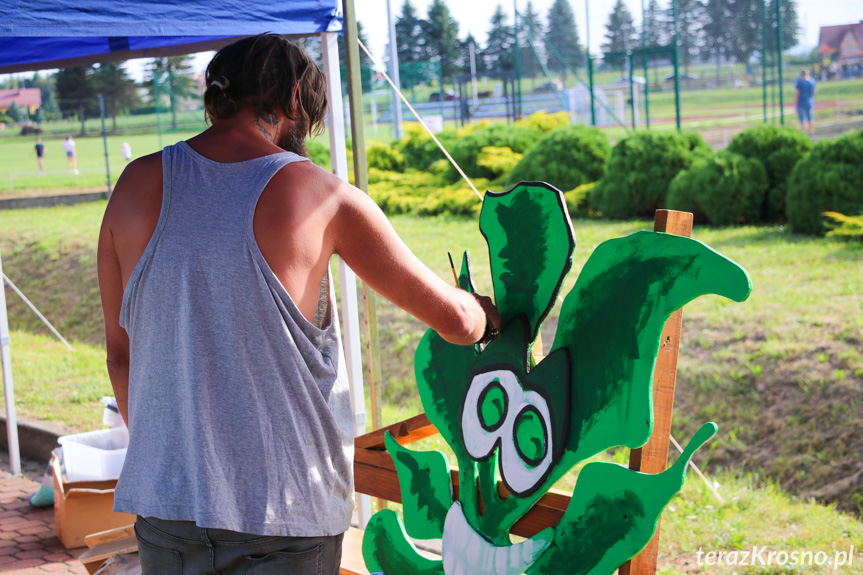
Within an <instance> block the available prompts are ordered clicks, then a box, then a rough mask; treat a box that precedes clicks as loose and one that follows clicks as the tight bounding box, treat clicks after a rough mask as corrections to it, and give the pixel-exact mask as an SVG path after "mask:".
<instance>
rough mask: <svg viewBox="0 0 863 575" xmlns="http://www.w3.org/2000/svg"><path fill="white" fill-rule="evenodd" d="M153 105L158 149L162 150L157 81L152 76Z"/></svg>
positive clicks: (154, 75) (154, 76)
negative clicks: (154, 106) (157, 134)
mask: <svg viewBox="0 0 863 575" xmlns="http://www.w3.org/2000/svg"><path fill="white" fill-rule="evenodd" d="M153 103H154V104H155V105H156V131H157V132H158V133H159V149H160V150H161V149H162V116H161V115H160V114H159V80H158V79H157V78H156V74H155V73H154V74H153Z"/></svg>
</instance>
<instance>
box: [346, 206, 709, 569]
mask: <svg viewBox="0 0 863 575" xmlns="http://www.w3.org/2000/svg"><path fill="white" fill-rule="evenodd" d="M653 230H654V231H656V232H665V233H668V234H673V235H678V236H686V237H689V236H690V235H691V234H692V214H690V213H687V212H676V211H672V210H657V211H656V217H655V220H654V226H653ZM682 321H683V310H678V311H676V312H674V314H672V315H671V317H670V318H669V319H668V321H667V322H666V324H665V327H664V328H663V330H662V339H661V344H660V347H659V354H658V356H657V360H656V369H655V371H654V376H653V377H654V379H653V414H654V427H653V434H652V435H651V436H650V440H649V441H648V442H647V444H646V445H645V446H644V447H642V448H641V449H634V450H633V451H632V453H631V455H630V461H629V467H630V469H635V470H638V471H642V472H644V473H660V472H662V471H664V470H665V468H666V467H667V465H668V444H669V439H668V438H669V434H670V433H671V414H672V410H673V408H674V386H675V383H676V381H677V358H678V353H679V347H680V333H681V326H682ZM533 352H534V354H535V356H536V355H539V356H541V355H542V341H541V340H539V341H537V343H536V344H534V347H533ZM386 431H389V432H390V433H392V434H393V437H395V439H396V441H398V442H399V443H400V444H402V445H407V444H410V443H414V442H416V441H419V440H421V439H425V438H426V437H429V436H431V435H434V434H435V433H437V429H435V427H434V425H432V424H431V422H430V421H429V420H428V417H426V415H425V414H420V415H416V416H414V417H411V418H409V419H406V420H405V421H400V422H398V423H394V424H392V425H389V426H387V427H383V428H381V429H376V430H374V431H372V432H370V433H367V434H366V435H363V436H361V437H357V438H356V441H355V442H354V446H355V448H356V452H355V459H354V482H355V487H356V490H357V492H359V493H365V494H368V495H371V496H372V497H379V498H381V499H386V500H388V501H393V502H396V503H401V489H400V487H399V480H398V476H397V475H396V468H395V464H394V463H393V460H392V458H391V457H390V455H389V453H387V451H386V449H385V447H384V433H385V432H386ZM450 473H451V475H452V485H453V495H454V496H455V497H458V491H459V481H458V470H452V471H451V472H450ZM497 489H498V493H500V494H501V496H502V497H507V496H508V495H509V494H508V492H507V490H506V488H505V487H504V486H503V484H502V483H501V482H498V486H497ZM569 500H570V495H569V494H568V493H565V492H562V491H558V490H554V489H552V490H550V491H549V492H548V493H546V494H545V495H543V496H542V497H541V498H540V499H539V501H537V503H536V505H534V506H533V508H531V510H530V511H529V512H528V513H527V514H526V515H525V516H524V517H522V518H521V519H520V520H519V521H518V522H516V524H515V525H514V526H513V529H512V532H513V533H514V534H516V535H519V536H521V537H531V536H533V535H535V534H536V533H539V532H540V531H541V530H542V529H544V528H546V527H549V526H554V525H557V523H558V521H560V518H561V517H562V516H563V512H564V511H565V510H566V507H567V505H568V504H569ZM361 535H362V534H361V532H358V531H357V530H352V531H351V532H349V533H348V535H347V536H346V543H345V548H344V550H343V554H342V556H343V561H342V573H343V574H346V575H351V574H356V575H363V574H364V573H368V572H367V571H365V570H364V569H363V567H362V565H363V564H362V556H361V554H362V548H361V544H360V541H361ZM658 549H659V527H657V529H656V534H655V535H654V536H653V539H652V540H651V541H650V543H649V544H648V545H647V547H645V548H644V550H643V551H642V552H641V553H640V554H639V555H637V556H636V557H634V558H633V559H632V560H631V561H628V562H626V563H624V564H623V565H622V566H621V567H620V569H619V571H618V573H619V574H620V575H653V574H654V573H656V561H657V552H658ZM357 554H359V555H360V556H359V557H357ZM394 575H398V574H394Z"/></svg>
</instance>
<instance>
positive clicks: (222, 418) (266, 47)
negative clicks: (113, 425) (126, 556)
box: [98, 34, 500, 575]
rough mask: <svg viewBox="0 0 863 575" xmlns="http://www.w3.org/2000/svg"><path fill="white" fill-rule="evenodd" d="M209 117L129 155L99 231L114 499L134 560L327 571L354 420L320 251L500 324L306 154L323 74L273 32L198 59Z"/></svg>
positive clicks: (333, 561)
mask: <svg viewBox="0 0 863 575" xmlns="http://www.w3.org/2000/svg"><path fill="white" fill-rule="evenodd" d="M204 107H205V110H206V114H207V117H208V119H209V121H210V122H211V123H212V125H211V126H210V127H209V128H208V129H207V130H205V131H204V132H202V133H201V134H199V135H197V136H195V137H193V138H191V139H190V140H188V141H181V142H179V143H178V144H175V145H173V146H168V147H166V148H165V149H164V150H163V151H162V152H159V153H156V154H150V155H147V156H143V157H140V158H137V159H135V160H134V161H132V162H131V163H130V164H129V165H128V166H127V167H126V169H125V170H124V172H123V174H122V175H121V176H120V180H119V181H118V182H117V185H116V187H115V189H114V192H113V194H112V195H111V199H110V201H109V202H108V207H107V209H106V211H105V217H104V220H103V222H102V231H101V234H100V237H99V249H98V271H99V286H100V290H101V294H102V308H103V311H104V317H105V334H106V348H107V356H108V357H107V366H108V374H109V376H110V379H111V384H112V386H113V388H114V391H115V396H116V398H117V404H118V407H119V409H120V413H121V414H122V415H123V418H124V419H125V421H126V422H127V424H128V426H129V434H130V443H129V448H128V451H127V455H126V460H125V462H124V464H123V471H122V474H121V476H120V479H119V482H118V484H117V489H116V491H115V494H114V510H115V511H122V512H126V513H132V514H135V515H137V516H138V518H137V522H136V524H135V531H136V535H137V538H138V542H139V545H138V551H139V553H140V559H141V567H142V571H143V574H144V575H151V574H153V575H155V574H163V573H181V572H182V573H184V574H187V575H193V574H205V573H221V574H222V575H229V574H237V575H239V574H245V573H249V574H251V573H260V574H263V573H290V574H292V575H306V574H309V575H310V574H318V575H321V574H325V575H336V574H338V573H339V571H340V570H339V565H340V557H341V545H342V537H343V534H344V532H345V531H346V530H347V529H348V527H349V525H350V521H351V515H352V512H353V508H354V502H353V492H354V482H353V450H354V437H353V430H354V419H353V410H352V409H351V398H350V390H349V386H348V381H347V368H346V362H345V358H344V352H343V350H342V344H341V335H340V327H339V317H338V313H337V310H336V309H335V307H334V306H335V292H334V290H333V287H332V278H331V276H330V271H329V265H330V260H331V258H332V256H334V255H338V256H339V257H341V258H342V259H343V260H344V261H345V262H346V263H347V264H348V265H349V266H350V267H351V269H353V270H354V272H356V274H357V275H358V276H359V277H360V278H361V279H362V280H363V281H365V282H366V283H367V284H368V286H369V287H370V288H372V289H374V290H375V291H377V292H378V293H379V294H381V295H382V296H383V297H385V298H387V299H388V300H390V301H391V302H392V303H394V304H395V305H397V306H399V307H401V308H402V309H404V310H406V311H408V312H409V313H411V314H413V315H414V316H415V317H417V318H418V319H419V320H420V321H422V322H423V323H425V324H426V325H428V326H430V327H431V328H433V329H434V330H436V331H437V332H438V334H440V336H441V337H442V338H444V339H445V340H447V341H449V342H451V343H455V344H460V345H474V344H475V343H477V342H482V343H487V342H489V341H491V340H492V339H494V338H495V337H496V336H497V335H499V331H498V328H499V324H500V317H499V315H498V313H497V310H496V308H495V306H494V304H493V303H492V301H491V299H490V298H488V297H483V296H477V295H474V294H470V293H468V292H466V291H463V290H460V289H458V288H456V287H453V286H452V285H450V284H449V283H448V282H446V281H444V280H443V279H442V278H440V277H439V276H438V275H437V274H435V273H434V272H433V271H432V270H430V269H429V268H428V267H426V266H425V265H424V264H423V263H422V262H421V261H420V260H419V259H417V257H416V256H415V255H414V254H413V253H411V251H410V249H408V247H407V246H406V245H405V243H404V242H403V241H402V240H401V239H400V238H399V236H398V235H397V234H396V232H395V230H394V229H393V227H392V225H391V224H390V223H389V221H388V220H387V218H386V216H385V215H384V214H383V212H382V211H381V210H380V208H379V207H378V206H377V205H376V204H375V202H374V201H373V200H372V199H371V198H370V197H369V196H368V195H366V194H365V193H363V192H362V191H361V190H359V189H357V188H355V187H354V186H351V185H350V184H348V183H347V182H345V181H342V180H341V179H339V178H337V177H336V176H334V175H333V174H331V173H329V172H328V171H327V170H324V169H321V168H319V167H317V166H315V165H314V164H313V163H311V162H310V161H309V160H308V151H307V150H306V144H305V139H306V137H307V136H310V135H314V134H317V133H320V132H321V131H322V130H323V126H324V118H325V117H326V111H327V79H326V77H325V76H324V75H323V73H322V72H321V71H320V69H318V67H317V66H316V65H315V63H314V61H312V60H311V59H310V58H309V57H308V56H307V55H306V54H305V53H304V52H303V50H302V48H300V47H299V46H297V45H295V44H293V43H292V42H290V41H288V40H286V39H284V38H282V37H280V36H277V35H272V34H262V35H259V36H251V37H249V38H244V39H242V40H240V41H238V42H236V43H234V44H231V45H229V46H226V47H224V48H222V49H221V50H220V51H219V52H218V53H217V54H216V55H215V57H214V58H213V60H212V61H211V62H210V64H209V66H208V67H207V72H206V91H205V92H204Z"/></svg>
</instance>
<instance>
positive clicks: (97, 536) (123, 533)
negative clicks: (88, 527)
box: [84, 523, 135, 547]
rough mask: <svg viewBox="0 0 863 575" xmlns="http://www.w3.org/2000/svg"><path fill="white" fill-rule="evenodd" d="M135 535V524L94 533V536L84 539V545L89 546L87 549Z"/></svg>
mask: <svg viewBox="0 0 863 575" xmlns="http://www.w3.org/2000/svg"><path fill="white" fill-rule="evenodd" d="M133 535H135V524H134V523H133V524H132V525H126V526H125V527H117V528H116V529H108V530H107V531H100V532H98V533H93V534H92V535H87V536H86V537H84V543H86V544H87V547H95V546H96V545H99V544H100V543H104V542H106V541H113V540H114V539H122V538H124V537H130V536H133Z"/></svg>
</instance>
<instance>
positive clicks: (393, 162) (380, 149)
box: [366, 142, 407, 172]
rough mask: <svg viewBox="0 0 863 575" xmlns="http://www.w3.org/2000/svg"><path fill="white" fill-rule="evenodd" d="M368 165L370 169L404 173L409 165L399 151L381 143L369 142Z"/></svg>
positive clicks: (367, 148)
mask: <svg viewBox="0 0 863 575" xmlns="http://www.w3.org/2000/svg"><path fill="white" fill-rule="evenodd" d="M366 165H368V167H369V169H371V168H375V169H376V170H386V171H389V172H402V171H404V169H405V167H406V166H407V163H406V162H405V157H404V156H403V155H402V154H401V152H399V151H398V150H396V149H394V148H392V147H390V146H387V145H386V144H381V143H380V142H369V143H368V144H367V145H366Z"/></svg>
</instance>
